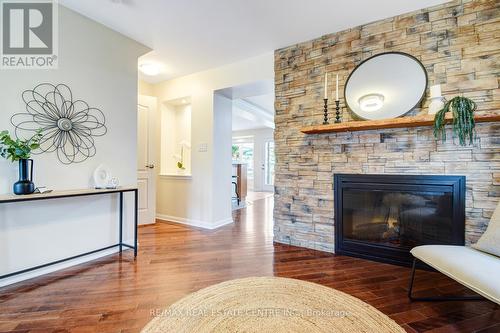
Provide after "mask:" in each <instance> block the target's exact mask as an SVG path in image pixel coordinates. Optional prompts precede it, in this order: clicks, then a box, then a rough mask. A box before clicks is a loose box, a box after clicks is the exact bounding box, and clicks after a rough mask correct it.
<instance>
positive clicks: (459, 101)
mask: <svg viewBox="0 0 500 333" xmlns="http://www.w3.org/2000/svg"><path fill="white" fill-rule="evenodd" d="M475 110H476V103H475V102H474V101H473V100H471V99H469V98H467V97H462V96H457V97H454V98H452V99H450V100H449V101H447V102H446V103H445V104H444V106H443V108H442V109H441V110H439V111H438V112H437V113H436V116H435V117H434V136H435V137H436V139H441V140H442V141H446V129H445V125H446V118H445V117H446V113H447V112H450V111H451V113H452V115H453V134H454V135H456V136H457V137H458V141H459V143H460V145H461V146H466V145H468V144H470V145H471V144H473V143H474V139H475V138H476V128H475V127H476V122H475V121H474V111H475Z"/></svg>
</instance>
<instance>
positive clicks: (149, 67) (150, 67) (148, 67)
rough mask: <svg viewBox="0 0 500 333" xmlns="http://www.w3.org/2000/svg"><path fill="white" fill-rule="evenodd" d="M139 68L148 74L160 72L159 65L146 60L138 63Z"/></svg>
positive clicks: (152, 74) (153, 74)
mask: <svg viewBox="0 0 500 333" xmlns="http://www.w3.org/2000/svg"><path fill="white" fill-rule="evenodd" d="M139 70H140V71H141V72H142V73H144V74H146V75H149V76H156V75H158V74H160V72H161V66H160V65H158V64H154V63H151V62H146V63H143V64H140V65H139Z"/></svg>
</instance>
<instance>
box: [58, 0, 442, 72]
mask: <svg viewBox="0 0 500 333" xmlns="http://www.w3.org/2000/svg"><path fill="white" fill-rule="evenodd" d="M59 2H60V3H61V4H63V5H64V6H66V7H69V8H71V9H73V10H76V11H77V12H80V13H81V14H83V15H86V16H88V17H90V18H92V19H94V20H96V21H98V22H100V23H102V24H104V25H106V26H108V27H110V28H112V29H114V30H116V31H119V32H121V33H123V34H124V35H127V36H129V37H131V38H133V39H135V40H136V41H139V42H141V43H143V44H145V45H147V46H149V47H150V48H152V49H153V50H154V51H153V52H152V53H151V54H148V55H146V56H144V58H143V59H141V61H158V62H161V63H163V64H164V72H163V73H162V74H161V75H159V76H157V77H154V78H151V77H150V78H147V77H145V79H147V80H148V81H149V82H158V81H162V80H165V79H170V78H174V77H178V76H182V75H186V74H190V73H194V72H197V71H200V70H204V69H209V68H213V67H217V66H220V65H223V64H227V63H231V62H235V61H238V60H242V59H245V58H249V57H252V56H256V55H260V54H264V53H266V52H270V51H272V50H275V49H278V48H281V47H285V46H288V45H291V44H295V43H298V42H301V41H306V40H309V39H312V38H316V37H319V36H321V35H324V34H327V33H331V32H335V31H340V30H343V29H346V28H349V27H354V26H357V25H360V24H364V23H368V22H372V21H375V20H378V19H382V18H387V17H391V16H395V15H398V14H401V13H405V12H409V11H412V10H415V9H419V8H424V7H427V6H432V5H436V4H439V3H443V2H446V1H444V0H418V1H401V0H377V1H374V0H344V1H332V0H85V1H83V0H60V1H59Z"/></svg>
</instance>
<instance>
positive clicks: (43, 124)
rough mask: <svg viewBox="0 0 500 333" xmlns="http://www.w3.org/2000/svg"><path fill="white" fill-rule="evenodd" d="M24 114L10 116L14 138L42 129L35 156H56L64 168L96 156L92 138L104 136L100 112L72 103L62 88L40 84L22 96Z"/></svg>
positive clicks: (67, 88)
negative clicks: (54, 154) (45, 154)
mask: <svg viewBox="0 0 500 333" xmlns="http://www.w3.org/2000/svg"><path fill="white" fill-rule="evenodd" d="M22 97H23V100H24V102H25V103H26V112H23V113H17V114H15V115H13V116H12V118H11V123H12V124H13V125H14V126H15V128H16V131H15V133H16V136H17V137H25V136H29V135H30V134H31V135H32V134H33V133H35V132H36V131H37V130H39V129H41V131H42V139H41V140H40V148H39V149H38V151H36V152H35V153H46V152H56V154H57V157H58V158H59V160H60V161H61V162H62V163H64V164H72V163H80V162H83V161H85V160H86V159H88V158H89V157H92V156H94V155H95V154H96V148H95V141H94V138H95V137H99V136H103V135H105V134H106V132H107V128H106V125H105V124H106V119H105V117H104V114H103V113H102V111H101V110H99V109H97V108H93V107H90V106H89V105H88V104H87V103H86V102H85V101H82V100H79V99H77V100H74V99H73V94H72V92H71V89H70V88H69V87H68V86H67V85H65V84H58V85H53V84H50V83H42V84H39V85H37V86H36V87H35V88H33V90H26V91H24V92H23V94H22Z"/></svg>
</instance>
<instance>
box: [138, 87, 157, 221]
mask: <svg viewBox="0 0 500 333" xmlns="http://www.w3.org/2000/svg"><path fill="white" fill-rule="evenodd" d="M155 118H156V99H155V98H153V97H147V96H139V105H138V108H137V186H138V188H139V224H151V223H155V215H156V171H155V167H156V165H155V162H156V160H155V148H154V143H155V135H154V129H155Z"/></svg>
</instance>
